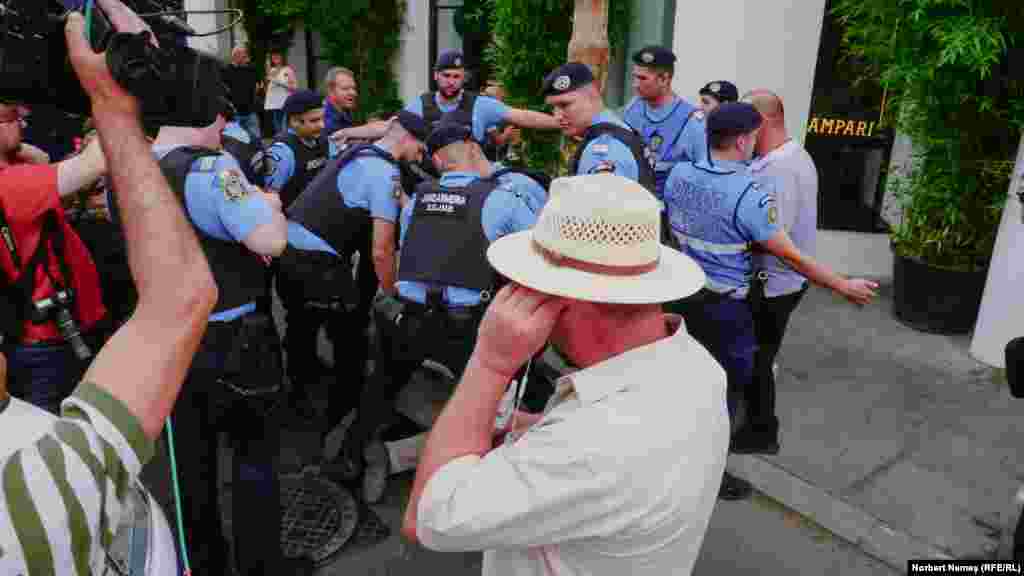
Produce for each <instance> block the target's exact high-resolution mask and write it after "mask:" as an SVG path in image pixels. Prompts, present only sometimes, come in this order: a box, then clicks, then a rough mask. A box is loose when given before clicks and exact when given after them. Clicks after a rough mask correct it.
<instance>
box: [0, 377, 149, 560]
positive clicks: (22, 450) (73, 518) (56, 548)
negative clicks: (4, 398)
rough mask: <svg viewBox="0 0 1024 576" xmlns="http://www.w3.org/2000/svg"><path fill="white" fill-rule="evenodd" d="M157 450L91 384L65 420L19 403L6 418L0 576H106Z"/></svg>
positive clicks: (1, 449) (0, 474)
mask: <svg viewBox="0 0 1024 576" xmlns="http://www.w3.org/2000/svg"><path fill="white" fill-rule="evenodd" d="M153 451H154V442H153V441H151V440H149V439H147V438H146V437H145V436H144V435H143V433H142V428H141V426H140V424H139V422H138V420H137V419H136V418H135V416H133V415H132V414H131V412H129V411H128V408H127V407H126V406H125V405H124V404H122V403H121V402H120V401H119V400H117V399H116V398H114V397H113V396H111V395H110V394H109V393H108V392H106V391H104V390H101V389H100V388H98V387H97V386H96V385H94V384H91V383H89V382H84V383H82V384H81V385H79V386H78V388H77V389H76V390H75V393H74V394H73V395H72V396H71V397H70V398H68V399H67V400H65V401H64V403H63V409H62V417H61V418H55V417H53V416H52V415H50V414H48V413H46V412H43V411H42V410H39V409H36V408H35V407H33V406H30V405H28V404H25V403H24V402H21V401H19V400H13V399H12V401H11V404H10V405H9V406H8V407H7V408H6V409H5V410H3V411H0V574H3V575H4V576H8V575H10V576H15V575H18V576H21V575H24V576H46V575H57V574H74V575H78V576H86V575H88V574H94V573H97V574H98V573H102V572H103V569H102V567H103V566H104V564H105V563H106V552H107V550H108V549H109V548H110V546H111V543H112V541H113V539H114V532H115V530H116V528H117V527H118V525H119V524H120V521H121V518H122V516H123V515H124V514H125V512H126V506H127V503H128V500H129V495H130V493H131V491H130V488H131V486H132V484H133V483H134V482H135V479H136V478H137V477H138V474H139V472H140V471H141V470H142V466H143V464H145V463H146V462H147V461H148V460H149V459H150V458H151V457H152V456H153Z"/></svg>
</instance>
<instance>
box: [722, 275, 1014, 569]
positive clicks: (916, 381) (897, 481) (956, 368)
mask: <svg viewBox="0 0 1024 576" xmlns="http://www.w3.org/2000/svg"><path fill="white" fill-rule="evenodd" d="M891 310H892V286H891V285H890V284H884V285H883V286H882V287H881V292H880V297H879V299H878V302H877V303H875V304H872V305H871V306H867V307H865V308H863V309H857V308H856V307H854V306H852V305H850V304H847V303H846V302H845V301H843V300H840V299H839V298H838V297H836V296H834V295H832V294H831V293H829V292H828V291H826V290H823V289H818V288H812V289H811V290H810V291H809V292H808V294H807V296H806V297H805V298H804V301H803V302H802V303H801V304H800V306H799V308H798V309H797V310H796V312H795V313H794V315H793V318H792V319H791V322H790V327H789V330H788V333H787V335H786V340H785V342H784V344H783V348H782V351H781V353H780V356H779V368H780V370H779V378H778V394H777V408H776V410H777V412H778V415H779V418H780V420H781V421H782V442H781V443H782V450H781V452H780V453H779V454H778V455H777V456H772V457H748V456H731V457H730V462H729V469H730V470H732V471H733V472H735V473H737V474H738V475H740V476H743V477H746V478H747V479H748V480H750V481H751V482H753V484H754V485H755V486H756V487H757V489H758V490H759V491H761V492H762V493H764V494H765V495H767V496H769V497H771V498H773V499H775V500H777V501H779V502H781V503H782V504H784V505H786V506H787V507H789V508H792V509H793V510H796V511H797V512H799V513H801V514H803V515H804V516H807V517H809V518H810V519H812V520H814V521H815V522H816V523H818V524H820V525H821V526H823V527H824V528H826V529H827V530H829V531H831V532H832V533H834V534H836V535H838V536H840V537H842V538H844V539H846V540H849V541H851V542H853V543H854V544H857V545H859V546H860V547H862V548H863V549H864V550H865V551H866V552H867V553H868V554H871V555H873V556H875V557H877V558H879V559H881V560H883V561H885V562H887V563H888V564H890V565H892V566H894V567H897V568H899V569H905V567H906V561H907V560H908V559H910V558H923V557H937V556H941V555H948V556H952V557H958V558H960V557H984V556H992V555H994V554H996V552H997V547H998V545H999V542H1000V538H1001V537H1003V536H1004V534H1003V532H1004V528H1005V527H1006V526H1009V530H1011V531H1012V529H1013V525H1014V524H1013V522H1015V520H1016V519H1015V518H1014V517H1013V514H1014V511H1013V508H1012V502H1013V500H1014V495H1015V494H1016V492H1017V489H1018V487H1019V486H1020V485H1021V484H1024V401H1016V400H1014V399H1013V398H1012V397H1011V396H1010V394H1009V390H1008V388H1007V386H1006V384H1005V382H1004V381H1003V377H1002V375H1001V374H1000V373H999V371H997V370H993V369H991V368H989V367H987V366H985V365H983V364H981V363H979V362H977V361H975V360H974V359H972V358H971V357H970V356H969V355H968V352H967V351H968V347H969V344H970V339H969V337H968V336H956V337H948V336H938V335H932V334H925V333H922V332H917V331H915V330H913V329H911V328H908V327H906V326H904V325H902V324H900V323H899V322H898V321H897V320H896V319H895V318H894V316H893V315H892V312H891ZM1022 333H1024V327H1022Z"/></svg>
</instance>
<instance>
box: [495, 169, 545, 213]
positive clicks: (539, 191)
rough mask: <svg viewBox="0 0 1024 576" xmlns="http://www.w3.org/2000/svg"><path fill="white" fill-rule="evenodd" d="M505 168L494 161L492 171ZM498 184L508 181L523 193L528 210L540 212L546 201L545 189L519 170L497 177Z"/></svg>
mask: <svg viewBox="0 0 1024 576" xmlns="http://www.w3.org/2000/svg"><path fill="white" fill-rule="evenodd" d="M503 168H505V166H502V165H501V163H498V162H495V163H494V171H495V172H497V171H498V170H501V169H503ZM498 183H499V185H504V184H506V183H510V184H511V185H512V186H513V187H515V189H516V190H519V191H521V192H522V193H523V198H524V199H525V200H526V203H527V205H528V206H529V207H530V210H533V211H534V212H536V213H538V214H540V209H541V208H543V207H544V204H545V203H546V202H547V201H548V193H547V190H544V187H543V186H541V185H540V184H538V183H537V182H536V181H535V180H534V179H533V178H530V177H529V176H527V175H525V174H522V173H519V172H508V173H506V174H502V175H501V176H499V177H498Z"/></svg>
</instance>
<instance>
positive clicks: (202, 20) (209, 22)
mask: <svg viewBox="0 0 1024 576" xmlns="http://www.w3.org/2000/svg"><path fill="white" fill-rule="evenodd" d="M225 8H227V0H185V10H186V11H188V10H223V9H225ZM186 20H187V21H188V25H189V26H191V27H192V28H194V29H195V31H196V32H198V33H205V32H212V31H214V30H216V29H218V28H220V27H221V26H224V25H226V24H227V23H228V22H230V20H228V19H227V17H226V16H225V15H220V14H188V16H187V18H186ZM188 45H189V47H190V48H192V49H193V50H198V51H200V52H206V53H207V54H213V55H214V56H217V57H218V58H221V59H224V60H227V59H228V57H230V55H231V34H229V33H228V32H225V33H223V34H217V35H215V36H201V37H190V38H189V39H188Z"/></svg>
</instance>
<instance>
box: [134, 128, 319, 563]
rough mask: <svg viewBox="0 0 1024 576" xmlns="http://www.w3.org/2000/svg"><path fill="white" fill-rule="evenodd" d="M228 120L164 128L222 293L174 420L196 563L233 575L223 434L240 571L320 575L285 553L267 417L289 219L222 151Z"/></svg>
mask: <svg viewBox="0 0 1024 576" xmlns="http://www.w3.org/2000/svg"><path fill="white" fill-rule="evenodd" d="M223 128H224V119H223V116H218V118H217V121H216V122H215V123H213V124H211V125H210V126H208V127H206V128H203V129H198V130H197V129H194V128H178V127H163V128H161V129H160V132H159V134H158V135H157V138H156V141H155V142H154V144H153V151H154V154H155V155H156V156H157V158H158V159H159V165H160V168H161V170H162V171H163V173H164V176H165V178H167V181H168V183H169V184H170V186H171V188H172V189H173V190H174V191H175V193H176V194H177V196H178V198H179V200H180V201H181V202H182V203H183V205H184V207H185V213H186V214H187V215H188V216H189V219H190V221H191V223H192V225H193V227H194V228H195V232H196V235H197V236H198V238H199V242H200V244H201V246H202V248H203V251H204V253H205V255H206V258H207V260H208V261H209V263H210V269H211V270H212V272H213V275H214V280H215V281H216V283H217V289H218V298H217V304H216V306H215V307H214V310H213V314H212V315H211V316H210V319H209V324H208V328H207V331H206V333H205V335H204V337H203V340H202V342H201V344H200V346H199V350H198V352H197V354H196V356H195V358H194V360H193V362H192V365H191V367H190V369H189V373H188V376H187V378H186V380H185V384H184V385H183V387H182V391H181V397H180V398H179V401H178V403H177V404H176V406H175V408H174V412H173V415H172V421H173V424H174V432H175V442H176V445H175V448H176V450H175V452H176V454H177V461H178V464H179V471H180V481H181V488H182V493H183V494H185V495H186V498H185V500H184V508H183V510H182V514H183V518H184V533H185V534H186V540H187V544H188V549H189V552H190V554H191V555H192V561H193V563H194V564H195V565H196V566H201V567H202V570H203V571H204V572H207V571H208V572H209V573H211V574H225V573H227V572H228V569H229V566H230V560H229V557H228V554H227V547H226V545H225V540H224V535H223V534H222V532H221V509H220V505H219V499H218V495H219V487H218V482H217V463H218V462H219V461H220V458H219V449H218V432H221V431H223V432H226V433H227V436H228V438H229V442H230V444H231V445H232V447H233V457H232V460H233V465H234V474H233V475H234V481H233V484H232V492H233V506H232V508H233V510H235V512H234V513H235V521H234V522H233V523H232V525H233V531H234V548H235V550H236V551H237V555H236V559H235V560H236V562H237V563H238V572H239V573H240V574H283V573H286V574H310V573H312V568H313V565H312V563H311V562H310V561H308V560H300V561H292V560H286V559H285V558H284V557H283V555H282V551H281V547H280V543H279V542H280V531H281V525H280V522H281V518H280V507H279V506H277V505H276V504H274V505H272V506H268V505H267V503H268V502H273V503H276V502H278V501H279V498H280V496H279V484H278V473H277V460H278V454H279V452H280V435H279V434H280V433H279V430H278V428H277V425H276V424H275V423H274V422H273V421H272V420H271V419H270V418H268V417H267V414H268V412H269V410H270V409H271V407H272V406H273V405H274V403H276V401H277V396H278V395H277V394H276V392H277V390H279V389H280V386H281V381H282V379H283V371H282V369H281V359H280V348H279V346H278V339H277V335H276V332H275V329H274V323H273V319H272V318H271V317H270V316H269V315H268V314H267V313H266V312H265V311H259V310H257V307H256V303H257V302H258V301H259V300H261V299H262V298H265V290H266V286H265V284H264V282H263V278H264V268H265V266H266V265H265V264H264V261H263V259H262V258H263V257H273V256H277V255H279V254H281V252H282V251H283V250H284V248H285V245H286V238H287V232H286V230H287V223H286V220H285V218H284V214H283V213H282V211H281V205H280V201H279V200H278V198H277V196H276V195H274V194H267V193H264V192H262V191H261V190H259V189H258V188H256V187H254V186H253V185H252V184H250V183H249V182H248V180H246V178H245V174H244V172H243V170H242V167H241V166H240V165H239V163H238V161H237V160H236V159H235V158H233V157H232V156H231V155H230V154H225V153H223V152H220V151H219V149H220V147H221V144H222V143H221V134H222V132H223Z"/></svg>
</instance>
